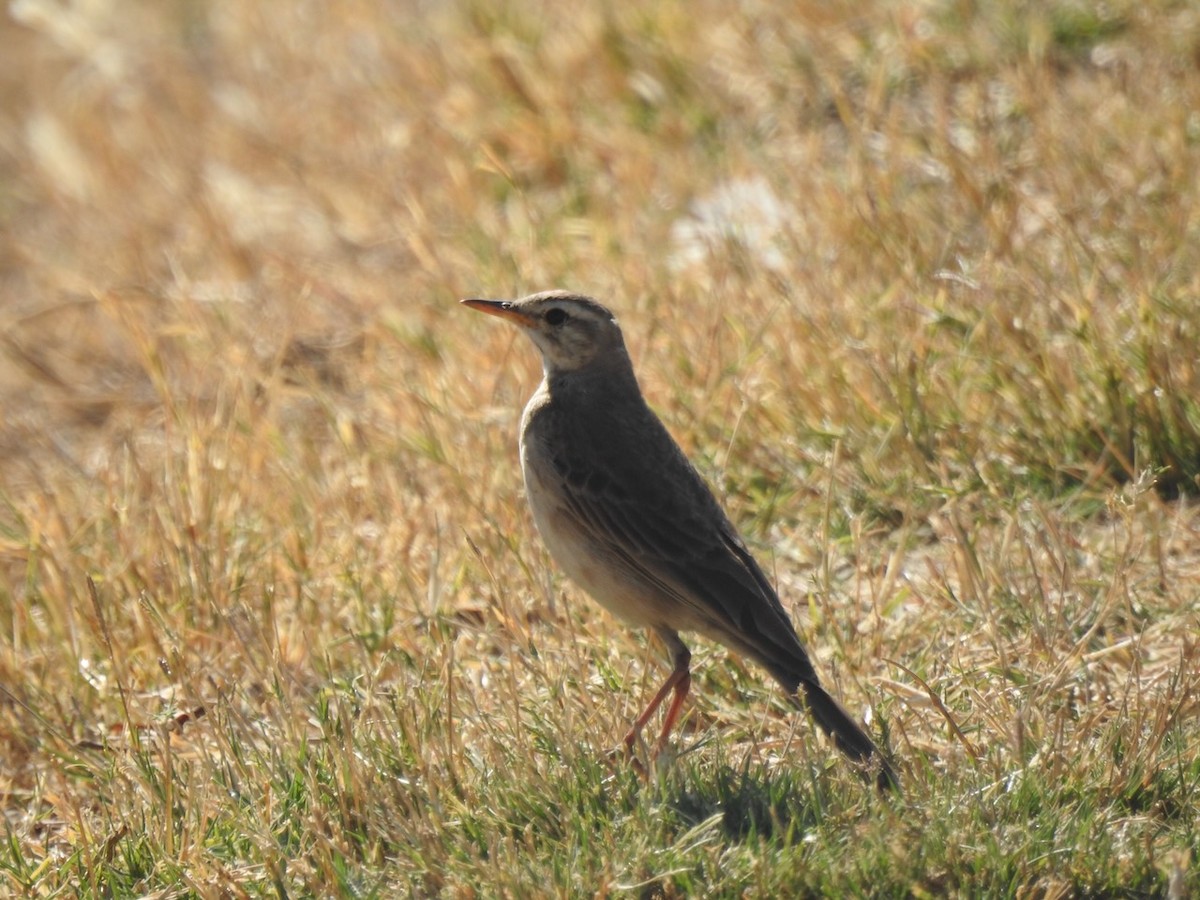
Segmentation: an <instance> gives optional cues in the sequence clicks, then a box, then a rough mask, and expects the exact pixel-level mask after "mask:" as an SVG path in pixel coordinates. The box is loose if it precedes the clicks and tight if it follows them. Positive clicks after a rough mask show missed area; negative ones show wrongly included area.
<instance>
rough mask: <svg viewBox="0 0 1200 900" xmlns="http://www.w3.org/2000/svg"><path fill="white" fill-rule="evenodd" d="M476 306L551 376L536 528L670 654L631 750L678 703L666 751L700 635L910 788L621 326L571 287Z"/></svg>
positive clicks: (530, 408)
mask: <svg viewBox="0 0 1200 900" xmlns="http://www.w3.org/2000/svg"><path fill="white" fill-rule="evenodd" d="M461 302H462V303H463V304H464V305H466V306H467V307H469V308H471V309H474V310H478V311H479V312H483V313H487V314H489V315H492V316H497V317H499V318H501V319H505V320H507V321H509V322H511V323H513V324H515V325H516V326H517V327H518V328H519V329H520V330H521V331H522V332H524V333H525V335H526V336H528V337H529V338H530V339H531V340H532V341H533V344H534V345H535V346H536V348H537V349H538V351H539V352H540V354H541V358H542V372H543V378H542V381H541V383H540V384H539V385H538V387H537V389H536V390H535V391H534V393H533V396H532V397H531V398H530V399H529V402H528V404H527V405H526V407H525V410H524V413H523V414H522V416H521V425H520V440H519V453H520V460H521V469H522V474H523V476H524V481H525V494H526V499H527V500H528V503H529V506H530V509H531V511H532V513H533V520H534V524H535V526H536V527H537V530H538V533H539V534H540V535H541V537H542V541H543V543H544V544H545V545H546V548H547V550H549V552H550V556H551V557H552V558H553V559H554V561H555V562H556V563H557V564H558V565H559V567H560V568H561V569H562V570H563V572H565V573H566V575H567V576H568V577H569V578H570V579H571V580H572V581H574V582H575V583H576V584H577V585H578V586H579V587H581V588H583V590H584V591H585V592H586V593H587V594H589V595H590V596H591V597H592V599H594V600H595V601H596V602H598V603H599V604H600V605H601V606H603V607H605V608H606V609H607V610H609V611H610V612H611V613H613V614H614V615H615V616H616V617H617V618H618V619H623V620H625V622H627V623H629V624H630V625H632V626H634V627H636V628H644V629H649V630H651V631H652V632H653V633H655V634H657V636H658V637H659V639H660V640H661V641H662V643H663V644H664V645H665V646H666V649H667V651H668V653H669V654H670V659H671V663H672V669H671V673H670V675H669V676H668V677H667V679H666V680H665V681H664V682H663V684H662V687H661V688H659V690H658V692H657V693H656V694H655V695H654V697H653V698H652V699H651V700H650V702H649V704H648V705H647V706H646V708H645V710H644V711H643V712H642V713H641V715H639V716H638V717H637V719H636V720H635V721H634V723H633V725H632V727H631V728H630V729H629V732H628V734H626V736H625V739H624V744H625V748H626V750H627V752H630V753H632V751H633V749H634V747H635V745H636V744H637V743H638V742H639V740H640V739H641V734H642V731H643V729H644V728H645V726H646V725H647V724H648V723H649V721H650V719H651V718H652V717H653V716H654V714H655V712H657V710H658V709H659V707H660V706H661V705H662V704H663V702H664V701H666V699H667V697H668V696H670V697H671V701H670V703H669V705H668V706H667V711H666V714H665V716H664V719H663V725H662V730H661V732H660V734H659V737H658V741H657V743H656V751H655V752H656V754H657V753H659V752H661V751H662V749H663V748H664V747H665V746H666V744H667V740H668V736H669V735H670V733H671V730H672V728H673V727H674V725H675V723H676V721H677V720H678V718H679V715H680V712H681V710H682V708H683V705H684V702H685V701H686V699H687V697H688V693H689V691H690V688H691V652H690V651H689V649H688V647H687V645H686V644H685V643H684V642H683V640H682V639H681V638H680V636H679V632H681V631H685V632H696V633H699V634H700V635H702V636H704V637H706V638H708V639H710V640H713V641H715V642H717V643H719V644H722V645H724V646H725V647H727V648H729V649H731V650H733V651H735V652H737V653H739V654H741V655H743V656H745V657H748V658H750V659H752V660H754V661H755V662H757V663H759V664H760V665H761V666H763V667H764V668H765V669H766V670H767V672H768V673H770V675H771V676H772V677H774V679H775V680H776V681H777V682H778V683H779V684H780V685H781V686H782V687H783V689H784V691H785V692H786V694H787V696H788V698H789V699H790V700H791V702H792V703H793V704H794V705H796V706H797V707H798V708H800V709H807V710H808V712H809V713H810V714H811V715H812V717H813V719H814V720H815V722H816V723H817V725H819V726H820V727H821V728H822V729H823V730H824V731H825V732H826V733H827V734H828V735H829V736H830V737H831V739H832V740H833V743H834V744H835V746H836V747H837V748H838V749H839V750H840V751H841V752H842V753H843V754H845V755H846V756H847V757H849V758H850V759H851V760H853V761H855V762H856V763H858V764H859V765H860V768H861V769H862V770H863V771H864V773H867V772H869V771H871V770H874V771H875V772H876V783H877V785H878V786H879V787H880V789H881V790H884V789H898V787H899V780H898V778H897V775H896V773H895V771H894V770H893V768H892V766H891V765H890V764H889V762H888V761H887V760H886V759H885V758H884V756H883V755H882V754H881V753H880V752H879V749H878V748H877V747H876V745H875V743H874V741H872V740H871V738H870V737H869V736H868V735H867V734H866V732H865V731H864V730H863V729H862V728H861V727H860V726H859V725H858V724H856V723H855V721H854V719H853V718H852V717H851V716H850V714H849V713H847V712H846V710H845V709H843V708H842V706H841V705H840V704H839V703H838V702H837V701H836V700H835V699H834V698H833V697H832V696H830V694H829V692H828V691H826V690H825V688H824V687H823V686H822V685H821V682H820V679H819V678H818V675H817V672H816V670H815V669H814V667H813V664H812V662H811V660H810V659H809V656H808V653H807V651H806V650H805V648H804V645H803V644H802V643H801V641H800V638H799V636H798V635H797V634H796V630H795V628H794V627H793V625H792V622H791V620H790V619H789V617H788V615H787V613H786V611H785V610H784V608H783V604H782V603H781V602H780V600H779V596H778V595H777V594H776V592H775V589H774V588H773V587H772V586H771V583H770V581H769V580H768V579H767V577H766V575H765V574H764V573H763V570H762V568H761V567H760V566H759V564H758V562H757V561H756V560H755V559H754V557H753V556H752V555H751V553H750V551H749V550H748V549H747V547H746V543H745V541H744V540H743V539H742V538H741V536H740V535H739V534H738V531H737V529H736V528H735V527H734V526H733V524H732V523H731V522H730V520H729V518H728V516H726V514H725V512H724V510H723V509H722V508H721V505H720V503H719V502H718V501H717V499H716V497H715V496H714V495H713V492H712V490H711V489H710V488H709V487H708V485H707V484H706V483H705V481H704V478H703V477H702V476H701V475H700V473H699V472H698V471H697V470H696V468H695V467H694V466H693V465H692V463H691V462H690V461H689V460H688V458H687V456H686V455H685V454H684V452H683V450H682V449H681V448H680V447H679V445H678V444H677V443H676V442H675V440H674V439H673V438H672V437H671V435H670V433H669V432H668V431H667V428H666V426H664V425H663V423H662V421H661V420H660V419H659V418H658V416H657V415H656V414H655V413H654V412H653V410H651V408H650V407H649V405H647V403H646V400H645V398H644V397H643V395H642V391H641V388H640V387H639V384H638V381H637V377H636V375H635V374H634V369H633V363H632V361H631V359H630V356H629V352H628V350H627V349H626V347H625V339H624V336H623V334H622V331H621V327H620V325H619V324H618V322H617V318H616V316H615V315H614V314H613V313H612V312H611V311H610V310H609V309H608V308H607V307H605V306H604V305H602V304H601V303H600V302H598V301H597V300H595V299H593V298H591V297H588V296H584V295H582V294H577V293H571V292H568V291H562V290H552V291H542V292H540V293H536V294H531V295H530V296H527V297H524V298H522V299H519V300H487V299H479V298H469V299H465V300H463V301H461Z"/></svg>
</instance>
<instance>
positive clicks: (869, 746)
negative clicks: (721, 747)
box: [791, 678, 900, 791]
mask: <svg viewBox="0 0 1200 900" xmlns="http://www.w3.org/2000/svg"><path fill="white" fill-rule="evenodd" d="M799 686H800V687H801V688H803V690H804V700H803V701H802V700H800V698H799V697H798V696H796V694H794V693H793V694H792V695H791V696H792V697H793V702H795V703H796V705H797V706H806V707H807V709H808V711H809V713H810V714H811V715H812V717H813V719H814V720H815V721H816V723H817V724H818V725H820V726H821V728H822V729H824V730H825V732H826V733H827V734H828V735H829V736H830V737H831V738H833V742H834V744H836V745H837V748H838V749H839V750H841V751H842V752H843V753H844V754H846V755H847V756H848V757H850V758H851V759H853V760H855V761H857V762H862V763H873V760H872V759H871V757H875V759H877V760H878V766H879V775H878V776H877V778H876V780H875V782H876V784H877V785H878V787H879V789H880V790H881V791H882V790H899V789H900V779H899V778H898V777H897V776H896V772H895V770H893V769H892V767H891V766H890V765H889V764H888V761H887V760H886V759H884V758H883V754H882V753H880V752H879V748H878V747H876V746H875V742H874V741H872V740H871V738H870V737H869V736H868V735H867V733H866V732H865V731H863V730H862V728H860V727H859V726H858V724H857V723H856V722H855V721H854V720H853V719H852V718H850V714H849V713H848V712H846V710H844V709H842V706H841V704H840V703H838V702H837V701H836V700H834V699H833V698H832V697H831V696H829V693H828V692H827V691H826V690H825V688H823V687H821V685H820V684H818V683H817V681H816V679H807V678H806V679H803V680H802V681H801V682H800V685H799Z"/></svg>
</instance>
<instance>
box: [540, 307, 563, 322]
mask: <svg viewBox="0 0 1200 900" xmlns="http://www.w3.org/2000/svg"><path fill="white" fill-rule="evenodd" d="M542 318H543V319H545V320H546V324H547V325H561V324H562V323H563V322H565V321H567V313H566V311H565V310H562V309H559V308H558V307H557V306H556V307H554V308H553V309H548V310H546V315H544V316H542Z"/></svg>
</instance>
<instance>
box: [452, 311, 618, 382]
mask: <svg viewBox="0 0 1200 900" xmlns="http://www.w3.org/2000/svg"><path fill="white" fill-rule="evenodd" d="M462 302H463V303H464V304H465V305H467V306H469V307H471V309H477V310H479V311H480V312H485V313H488V314H489V315H493V316H499V317H500V318H502V319H508V320H509V321H510V322H513V323H515V324H516V325H518V326H519V327H520V329H521V330H522V331H524V332H525V333H526V334H527V335H529V339H530V340H532V341H533V342H534V344H536V345H537V348H538V350H540V351H541V353H542V366H543V368H544V369H545V370H546V374H547V375H557V374H565V373H569V372H577V371H580V370H582V369H586V368H589V367H591V366H595V365H604V364H608V363H614V362H615V363H624V364H626V365H627V364H628V363H627V362H625V361H626V360H627V359H628V357H627V355H626V353H625V340H624V338H622V336H621V327H620V326H619V325H618V324H617V320H616V317H615V316H613V314H612V313H611V312H609V311H608V310H607V309H606V308H605V307H604V306H602V305H601V304H599V303H597V302H596V301H595V300H593V299H592V298H591V297H584V296H582V295H581V294H572V293H570V292H569V291H543V292H542V293H540V294H531V295H530V296H528V297H524V298H522V299H520V300H475V299H471V300H464V301H462Z"/></svg>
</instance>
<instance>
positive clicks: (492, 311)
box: [462, 297, 532, 325]
mask: <svg viewBox="0 0 1200 900" xmlns="http://www.w3.org/2000/svg"><path fill="white" fill-rule="evenodd" d="M462 304H463V306H469V307H471V309H477V310H479V311H480V312H484V313H487V314H488V315H489V316H499V317H500V318H501V319H508V321H510V322H516V323H517V324H518V325H529V324H530V323H531V322H532V319H531V318H530V317H529V316H528V315H526V314H525V313H523V312H521V311H520V310H519V309H517V308H516V306H515V305H514V304H513V303H511V302H510V301H508V300H479V299H476V298H474V297H471V298H469V299H467V300H463V301H462Z"/></svg>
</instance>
